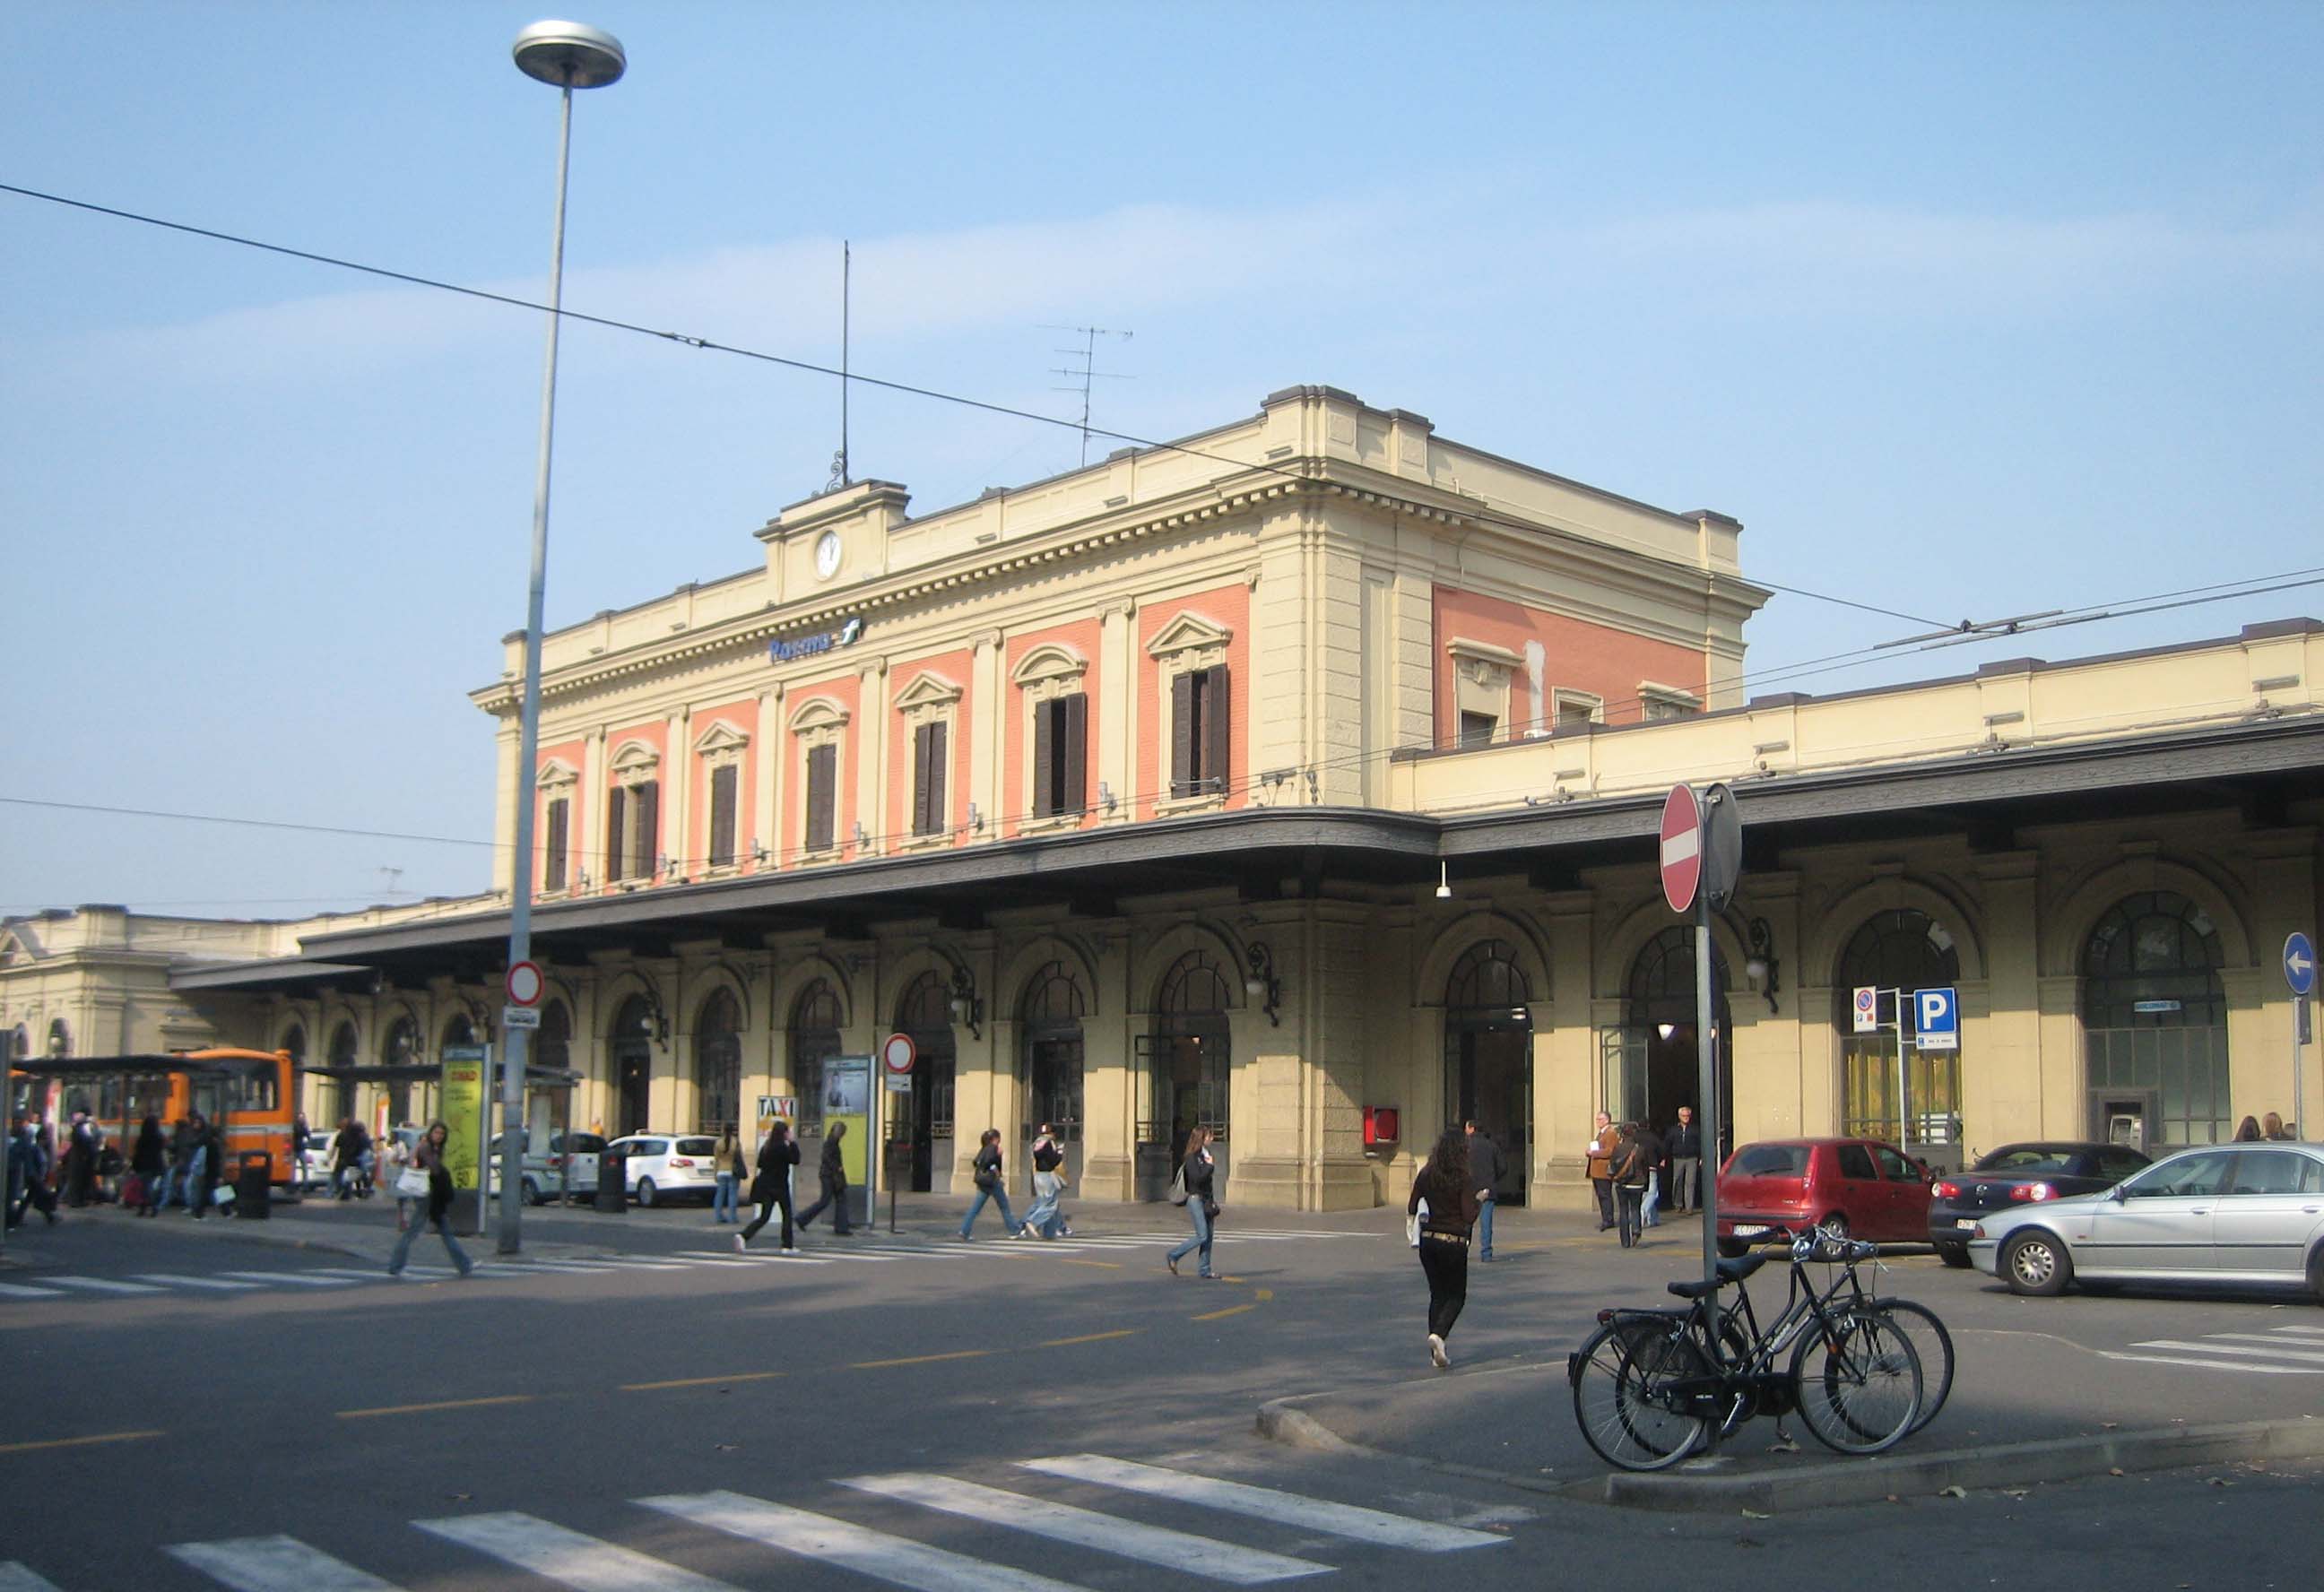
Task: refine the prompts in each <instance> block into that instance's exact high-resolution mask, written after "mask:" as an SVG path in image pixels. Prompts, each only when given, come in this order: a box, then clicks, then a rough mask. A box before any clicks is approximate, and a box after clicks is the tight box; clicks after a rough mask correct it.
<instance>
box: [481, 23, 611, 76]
mask: <svg viewBox="0 0 2324 1592" xmlns="http://www.w3.org/2000/svg"><path fill="white" fill-rule="evenodd" d="M509 53H510V54H511V55H512V56H513V57H515V59H516V68H517V70H519V71H521V72H522V73H523V74H524V75H525V76H526V77H528V78H537V79H539V81H541V82H543V83H549V84H553V85H555V86H556V87H559V88H603V87H605V86H606V85H607V84H609V83H618V82H620V81H621V78H622V73H623V72H624V71H626V70H628V69H629V65H630V58H629V57H628V55H626V54H625V53H623V51H622V41H620V40H619V39H616V38H614V37H613V34H611V33H608V32H605V31H604V30H603V29H602V28H593V27H589V26H587V25H586V24H584V23H568V22H557V21H553V20H552V21H544V22H537V23H533V24H532V25H531V26H530V27H529V28H527V29H525V31H524V32H521V33H519V34H518V35H517V36H516V43H515V45H514V47H513V48H512V49H511V51H509Z"/></svg>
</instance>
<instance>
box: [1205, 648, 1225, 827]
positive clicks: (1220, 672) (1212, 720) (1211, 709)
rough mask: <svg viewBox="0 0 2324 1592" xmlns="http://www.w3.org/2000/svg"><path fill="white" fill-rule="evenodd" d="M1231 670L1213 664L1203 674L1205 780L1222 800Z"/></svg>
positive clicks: (1222, 665) (1221, 665)
mask: <svg viewBox="0 0 2324 1592" xmlns="http://www.w3.org/2000/svg"><path fill="white" fill-rule="evenodd" d="M1230 719H1231V715H1230V714H1229V713H1228V711H1227V666H1226V665H1224V664H1213V665H1212V666H1211V667H1209V668H1206V669H1204V670H1203V778H1205V779H1207V780H1208V781H1210V788H1211V789H1213V790H1215V791H1217V792H1218V793H1219V794H1220V795H1221V796H1224V795H1225V794H1226V789H1227V752H1228V747H1229V739H1228V734H1227V728H1228V724H1229V722H1230Z"/></svg>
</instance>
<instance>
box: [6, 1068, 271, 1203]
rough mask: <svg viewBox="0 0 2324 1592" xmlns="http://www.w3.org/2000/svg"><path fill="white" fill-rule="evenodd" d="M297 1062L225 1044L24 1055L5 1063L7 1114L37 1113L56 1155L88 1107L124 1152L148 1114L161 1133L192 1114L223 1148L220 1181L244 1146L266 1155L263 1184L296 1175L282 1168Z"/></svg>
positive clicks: (245, 1149) (130, 1145)
mask: <svg viewBox="0 0 2324 1592" xmlns="http://www.w3.org/2000/svg"><path fill="white" fill-rule="evenodd" d="M296 1065H297V1063H294V1062H293V1061H292V1060H291V1053H290V1052H289V1051H287V1050H274V1051H267V1050H235V1049H231V1048H220V1049H215V1050H180V1051H166V1052H161V1053H157V1054H149V1055H126V1056H59V1057H54V1058H26V1059H22V1060H17V1061H12V1062H10V1063H8V1070H9V1074H10V1076H9V1090H8V1092H9V1096H10V1099H9V1101H8V1105H9V1109H10V1115H11V1118H12V1119H13V1118H14V1116H16V1115H18V1114H21V1113H22V1112H24V1111H27V1110H40V1111H42V1112H43V1113H45V1114H46V1116H47V1117H48V1119H49V1122H50V1124H51V1127H54V1128H55V1129H56V1132H57V1138H58V1141H59V1142H58V1148H59V1150H60V1151H61V1150H62V1148H63V1142H62V1141H63V1136H64V1133H63V1130H64V1127H65V1124H66V1123H68V1122H69V1121H70V1120H71V1118H72V1114H73V1113H74V1112H75V1111H87V1112H88V1114H89V1115H90V1116H91V1117H93V1118H96V1119H97V1122H98V1123H99V1124H101V1125H102V1126H103V1127H104V1128H105V1131H106V1139H107V1142H108V1143H109V1144H111V1146H113V1147H114V1148H115V1149H117V1150H119V1151H120V1152H121V1153H122V1155H124V1156H126V1155H128V1154H129V1153H130V1151H131V1149H132V1148H133V1147H134V1146H135V1144H136V1141H137V1129H138V1127H139V1125H140V1124H141V1123H142V1122H143V1120H144V1118H146V1117H147V1116H148V1115H149V1114H150V1115H152V1116H154V1117H157V1118H161V1128H162V1131H163V1132H164V1133H167V1132H170V1131H171V1130H173V1129H174V1128H175V1127H177V1125H178V1122H179V1120H180V1118H183V1117H185V1116H186V1115H187V1114H188V1113H189V1112H192V1111H199V1112H200V1113H201V1114H202V1115H203V1116H204V1117H206V1118H208V1119H209V1120H210V1122H211V1123H213V1124H214V1125H215V1126H216V1127H217V1130H218V1137H219V1138H220V1140H221V1141H222V1142H223V1143H224V1145H225V1146H226V1164H225V1166H224V1167H223V1168H221V1176H222V1177H231V1176H232V1175H233V1171H234V1168H235V1167H236V1166H237V1165H239V1164H240V1163H239V1160H238V1159H237V1157H238V1156H239V1155H241V1153H242V1152H244V1151H254V1150H264V1151H265V1152H267V1154H269V1155H272V1157H273V1158H274V1159H273V1173H272V1179H271V1181H272V1182H276V1183H284V1184H287V1183H289V1182H291V1179H292V1178H293V1177H295V1176H296V1175H297V1171H296V1169H295V1168H294V1167H293V1166H292V1165H291V1120H292V1118H294V1117H295V1116H296V1115H297V1112H298V1109H299V1108H298V1103H297V1102H298V1095H297V1078H296V1072H295V1069H296Z"/></svg>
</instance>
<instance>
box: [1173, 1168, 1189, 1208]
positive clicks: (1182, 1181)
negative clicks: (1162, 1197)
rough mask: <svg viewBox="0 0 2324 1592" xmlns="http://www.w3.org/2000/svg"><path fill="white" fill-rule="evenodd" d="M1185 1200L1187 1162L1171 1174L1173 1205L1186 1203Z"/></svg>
mask: <svg viewBox="0 0 2324 1592" xmlns="http://www.w3.org/2000/svg"><path fill="white" fill-rule="evenodd" d="M1185 1202H1186V1168H1185V1164H1184V1163H1181V1164H1179V1167H1178V1170H1177V1171H1176V1172H1174V1173H1171V1174H1170V1203H1171V1204H1173V1205H1184V1204H1185Z"/></svg>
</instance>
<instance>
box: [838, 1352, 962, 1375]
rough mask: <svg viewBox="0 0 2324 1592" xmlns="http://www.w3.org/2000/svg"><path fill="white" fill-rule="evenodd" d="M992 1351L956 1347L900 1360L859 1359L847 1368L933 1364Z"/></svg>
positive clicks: (860, 1369)
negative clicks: (944, 1352) (951, 1349)
mask: <svg viewBox="0 0 2324 1592" xmlns="http://www.w3.org/2000/svg"><path fill="white" fill-rule="evenodd" d="M991 1352H992V1351H991V1349H989V1348H956V1349H954V1350H953V1351H952V1353H950V1354H916V1355H908V1356H906V1357H904V1358H902V1359H900V1360H858V1361H856V1362H855V1363H854V1364H853V1365H852V1366H850V1367H847V1368H848V1369H849V1370H851V1371H878V1370H883V1369H885V1368H886V1367H890V1366H933V1365H935V1364H936V1362H937V1361H938V1360H973V1359H978V1358H981V1357H983V1356H985V1355H989V1354H991Z"/></svg>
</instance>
